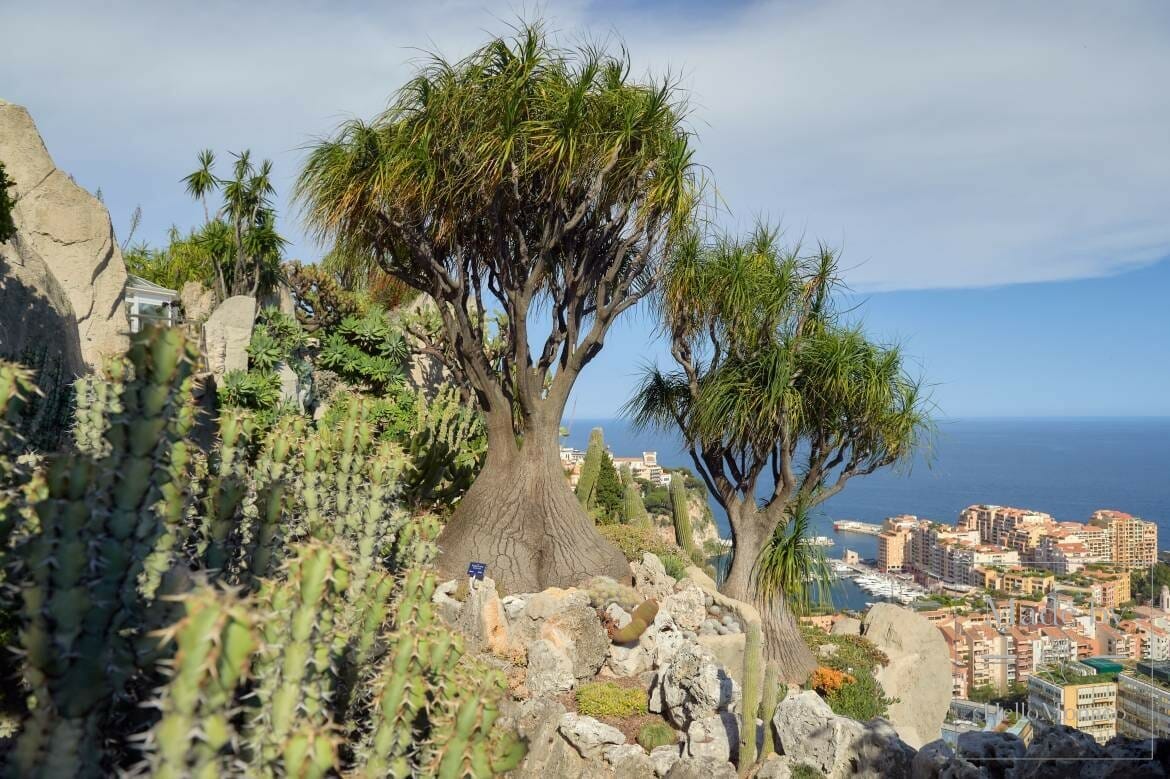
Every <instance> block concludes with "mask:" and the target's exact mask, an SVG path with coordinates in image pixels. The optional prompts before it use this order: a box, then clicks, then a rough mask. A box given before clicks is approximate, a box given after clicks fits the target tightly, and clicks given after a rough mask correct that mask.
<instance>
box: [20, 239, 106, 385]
mask: <svg viewBox="0 0 1170 779" xmlns="http://www.w3.org/2000/svg"><path fill="white" fill-rule="evenodd" d="M0 300H3V305H0V357H3V358H9V359H18V360H22V361H27V360H30V359H32V360H41V361H43V364H45V365H46V366H59V368H60V372H61V378H60V380H61V381H70V380H72V379H73V378H74V377H76V376H78V375H80V374H81V373H84V372H85V360H84V358H83V357H82V354H81V342H80V340H79V339H78V335H77V318H76V317H75V316H74V315H73V305H72V304H71V303H70V302H69V296H68V295H67V294H66V293H65V290H64V288H62V286H61V285H60V283H58V282H57V279H56V277H55V276H53V273H52V272H51V271H50V270H49V266H48V265H46V264H45V261H44V260H43V259H41V256H40V255H39V254H37V253H36V252H35V251H34V250H33V249H32V247H31V246H29V245H28V243H27V242H26V241H25V240H24V239H23V238H22V237H21V234H20V233H19V232H18V233H17V234H16V235H15V236H14V237H13V238H12V239H11V240H9V241H8V242H7V243H2V244H0ZM42 389H43V390H48V389H49V388H47V387H42Z"/></svg>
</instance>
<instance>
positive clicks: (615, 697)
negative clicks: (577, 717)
mask: <svg viewBox="0 0 1170 779" xmlns="http://www.w3.org/2000/svg"><path fill="white" fill-rule="evenodd" d="M575 697H576V699H577V711H578V713H580V714H584V715H585V716H587V717H616V718H618V719H625V718H626V717H634V716H637V715H639V714H645V713H646V691H645V690H643V689H642V688H641V687H622V686H621V685H619V684H615V683H614V682H587V683H586V684H582V685H581V686H580V687H578V688H577V692H576V695H575Z"/></svg>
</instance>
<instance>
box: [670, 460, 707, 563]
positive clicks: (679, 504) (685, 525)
mask: <svg viewBox="0 0 1170 779" xmlns="http://www.w3.org/2000/svg"><path fill="white" fill-rule="evenodd" d="M669 492H670V514H671V519H673V520H674V540H675V543H677V544H678V545H679V548H680V549H682V550H683V551H684V552H686V554H687V557H689V558H690V560H691V562H692V563H694V564H695V565H703V563H704V560H703V553H702V552H701V551H700V550H699V548H698V547H696V546H695V532H694V530H692V529H691V508H690V506H689V505H688V501H687V488H686V485H685V484H684V483H683V476H682V474H681V473H674V474H672V475H671V477H670V488H669Z"/></svg>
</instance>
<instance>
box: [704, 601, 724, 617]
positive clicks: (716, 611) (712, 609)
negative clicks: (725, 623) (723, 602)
mask: <svg viewBox="0 0 1170 779" xmlns="http://www.w3.org/2000/svg"><path fill="white" fill-rule="evenodd" d="M707 613H708V614H710V615H711V616H712V617H718V616H719V615H720V614H722V613H723V609H722V608H721V607H719V606H715V605H711V604H708V606H707Z"/></svg>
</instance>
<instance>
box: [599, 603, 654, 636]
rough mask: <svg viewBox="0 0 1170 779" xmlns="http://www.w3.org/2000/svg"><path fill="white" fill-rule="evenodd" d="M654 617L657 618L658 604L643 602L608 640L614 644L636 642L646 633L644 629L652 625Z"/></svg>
mask: <svg viewBox="0 0 1170 779" xmlns="http://www.w3.org/2000/svg"><path fill="white" fill-rule="evenodd" d="M656 616H658V602H657V601H654V600H647V601H643V602H642V603H640V604H638V607H637V608H635V609H634V613H633V615H631V619H630V621H629V623H627V624H626V626H625V627H624V628H620V629H618V630H615V631H613V632H612V633H610V636H609V637H610V640H611V641H613V643H615V644H628V643H630V642H633V641H637V640H638V639H639V638H641V636H642V634H643V633H645V632H646V628H648V627H650V625H652V624H653V623H654V618H655V617H656Z"/></svg>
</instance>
